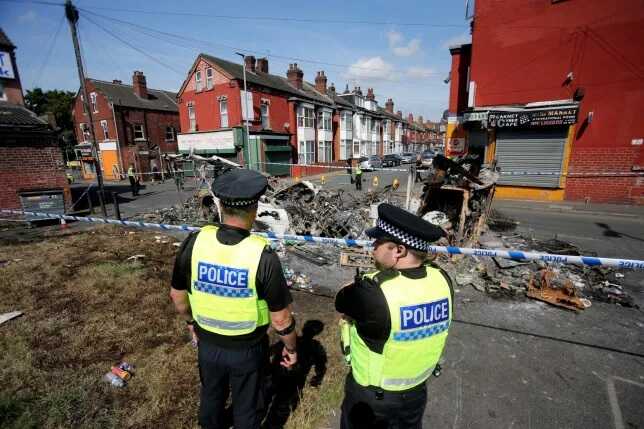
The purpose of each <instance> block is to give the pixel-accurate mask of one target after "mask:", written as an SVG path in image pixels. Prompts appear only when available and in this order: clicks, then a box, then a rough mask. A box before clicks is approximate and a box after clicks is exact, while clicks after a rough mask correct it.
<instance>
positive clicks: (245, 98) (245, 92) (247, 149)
mask: <svg viewBox="0 0 644 429" xmlns="http://www.w3.org/2000/svg"><path fill="white" fill-rule="evenodd" d="M235 53H236V54H237V55H239V56H240V57H242V67H243V69H244V107H245V108H246V153H248V159H247V160H246V168H250V165H249V164H250V162H249V161H250V131H249V129H248V116H249V114H250V111H249V110H248V91H247V89H246V55H244V54H242V53H240V52H235Z"/></svg>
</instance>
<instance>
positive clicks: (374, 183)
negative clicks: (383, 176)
mask: <svg viewBox="0 0 644 429" xmlns="http://www.w3.org/2000/svg"><path fill="white" fill-rule="evenodd" d="M371 184H372V185H373V187H374V188H377V187H378V176H373V179H372V180H371Z"/></svg>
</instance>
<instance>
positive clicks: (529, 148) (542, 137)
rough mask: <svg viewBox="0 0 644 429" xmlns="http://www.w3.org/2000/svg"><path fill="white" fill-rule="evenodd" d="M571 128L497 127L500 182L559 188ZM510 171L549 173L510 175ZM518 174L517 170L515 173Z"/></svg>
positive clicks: (497, 156) (501, 183)
mask: <svg viewBox="0 0 644 429" xmlns="http://www.w3.org/2000/svg"><path fill="white" fill-rule="evenodd" d="M567 134H568V129H567V128H556V129H546V130H497V134H496V159H497V166H498V167H500V168H501V177H500V178H499V181H498V182H497V183H498V184H500V185H513V186H536V187H543V188H558V187H559V179H560V177H561V169H562V164H563V157H564V146H565V144H566V138H567ZM504 171H507V172H525V171H528V172H533V171H535V172H540V173H553V174H549V175H543V176H540V175H510V174H505V175H504V174H503V172H504ZM515 174H516V173H515Z"/></svg>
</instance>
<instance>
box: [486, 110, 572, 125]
mask: <svg viewBox="0 0 644 429" xmlns="http://www.w3.org/2000/svg"><path fill="white" fill-rule="evenodd" d="M578 112H579V108H578V107H563V108H556V109H543V110H521V111H517V112H501V111H490V112H489V113H488V116H487V123H488V126H489V127H490V128H523V127H559V126H567V125H574V124H576V123H577V113H578Z"/></svg>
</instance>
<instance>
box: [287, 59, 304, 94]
mask: <svg viewBox="0 0 644 429" xmlns="http://www.w3.org/2000/svg"><path fill="white" fill-rule="evenodd" d="M286 78H287V79H288V83H290V84H291V85H293V86H294V87H295V88H297V89H302V82H303V81H304V72H302V70H300V68H299V67H298V66H297V63H293V64H289V65H288V71H287V72H286Z"/></svg>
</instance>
